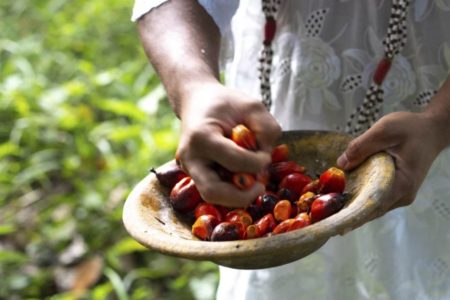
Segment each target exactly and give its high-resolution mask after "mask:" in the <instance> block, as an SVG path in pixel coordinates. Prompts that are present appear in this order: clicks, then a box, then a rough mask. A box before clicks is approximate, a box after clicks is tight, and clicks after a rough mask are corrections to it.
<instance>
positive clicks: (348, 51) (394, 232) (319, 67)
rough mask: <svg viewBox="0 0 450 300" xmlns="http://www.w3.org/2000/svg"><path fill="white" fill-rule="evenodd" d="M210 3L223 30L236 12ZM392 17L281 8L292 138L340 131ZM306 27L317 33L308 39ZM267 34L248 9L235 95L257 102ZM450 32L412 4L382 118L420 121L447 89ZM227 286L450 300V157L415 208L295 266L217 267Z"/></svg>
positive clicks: (317, 4)
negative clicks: (426, 104)
mask: <svg viewBox="0 0 450 300" xmlns="http://www.w3.org/2000/svg"><path fill="white" fill-rule="evenodd" d="M144 2H154V3H156V2H162V1H148V0H147V1H146V0H136V7H140V5H139V3H144ZM202 2H203V4H204V6H205V8H207V7H210V10H208V12H209V13H210V14H212V16H213V18H214V20H216V22H218V23H220V24H221V21H217V20H218V19H221V18H222V17H223V19H224V20H225V19H228V17H229V16H230V14H232V13H233V12H234V10H233V9H232V8H231V7H228V8H226V7H222V8H220V9H219V8H218V7H217V6H215V4H214V3H215V1H214V0H210V1H207V0H205V1H202ZM219 2H220V3H222V4H223V3H224V1H219ZM219 2H218V3H219ZM206 3H208V4H206ZM390 6H391V1H389V0H379V1H373V0H333V1H331V0H322V1H317V0H302V1H298V0H284V1H282V4H281V7H280V12H279V14H278V16H277V24H278V29H277V35H276V37H275V40H274V51H275V57H274V62H273V66H274V67H273V70H272V94H273V97H274V99H273V100H274V103H273V105H272V109H271V112H272V113H273V115H274V116H275V117H276V118H277V120H278V121H279V122H280V123H281V124H282V127H283V129H284V130H293V129H325V130H338V131H341V130H343V129H344V127H345V122H346V120H347V119H348V117H349V115H350V113H351V112H352V111H353V109H354V108H355V107H356V106H357V105H359V104H360V103H361V101H362V98H363V96H364V94H365V90H366V88H367V87H368V85H369V80H370V78H371V77H372V76H373V72H374V69H375V67H376V64H377V62H378V61H379V59H380V58H381V57H382V53H383V52H382V50H383V48H382V44H381V41H382V39H383V38H384V36H385V34H386V28H387V23H388V18H389V12H390ZM136 7H135V11H137V10H139V9H138V8H136ZM146 7H147V6H146ZM147 8H148V7H147ZM144 10H145V9H142V10H140V13H136V16H138V15H142V13H145V12H144ZM147 11H148V10H147ZM221 15H222V17H221ZM307 21H310V22H309V23H308V24H314V30H312V31H310V32H309V33H308V32H307V30H306V26H305V24H306V23H307ZM263 25H264V16H263V13H262V11H261V0H246V1H241V3H240V6H239V8H238V10H237V12H236V14H235V16H234V18H233V23H232V33H233V39H234V47H230V45H233V43H228V42H227V41H225V43H224V45H226V47H225V48H224V49H223V53H222V57H224V58H226V63H225V64H224V66H225V73H226V82H227V85H229V86H232V87H235V88H238V89H240V90H243V91H245V92H247V93H249V94H251V95H253V96H255V97H259V80H258V72H257V67H258V55H259V50H260V49H261V45H262V37H263ZM221 26H222V25H221ZM224 26H225V25H224ZM449 28H450V2H449V1H448V0H411V6H410V11H409V19H408V35H409V36H408V42H407V45H406V47H405V49H404V51H403V52H402V53H401V54H400V55H399V56H397V57H396V58H395V60H394V62H393V66H392V69H391V71H390V73H389V75H388V77H387V78H386V80H385V82H384V84H383V87H384V90H385V103H384V105H383V113H384V114H386V113H389V112H392V111H397V110H410V111H418V110H420V109H422V107H421V106H420V105H418V104H417V103H418V102H417V99H416V97H417V96H418V95H419V94H421V93H423V92H427V91H432V90H436V89H438V88H439V86H440V85H441V84H442V82H443V81H444V80H445V79H446V76H447V75H448V73H449V69H450V30H449ZM418 159H420V158H418ZM220 275H221V279H220V284H219V289H218V293H217V299H218V300H229V299H233V300H244V299H249V300H250V299H258V300H264V299H267V300H272V299H280V300H284V299H333V300H335V299H336V300H340V299H342V300H352V299H395V300H403V299H404V300H410V299H442V300H444V299H450V150H449V149H447V150H445V151H444V152H443V153H441V155H440V156H439V157H438V159H437V160H436V161H435V163H434V165H433V167H432V169H431V170H430V172H429V174H428V177H427V178H426V180H425V183H424V184H423V186H422V188H421V190H420V191H419V193H418V196H417V200H416V201H415V202H414V203H413V204H412V205H411V206H409V207H407V208H401V209H397V210H394V211H392V212H390V213H388V214H387V215H385V216H384V217H383V218H381V219H378V220H375V221H373V222H371V223H369V224H366V225H364V226H363V227H361V228H359V229H357V230H355V231H353V232H350V233H348V234H346V235H345V236H339V237H334V238H332V239H330V240H329V241H328V242H327V243H326V244H325V245H324V246H323V247H322V248H321V249H320V250H318V251H317V252H315V253H313V254H311V255H309V256H308V257H306V258H304V259H301V260H299V261H297V262H294V263H291V264H287V265H284V266H280V267H276V268H270V269H262V270H244V271H243V270H233V269H230V268H225V267H220Z"/></svg>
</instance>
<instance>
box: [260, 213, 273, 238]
mask: <svg viewBox="0 0 450 300" xmlns="http://www.w3.org/2000/svg"><path fill="white" fill-rule="evenodd" d="M255 225H256V226H258V228H259V231H260V232H261V235H265V234H266V233H268V232H271V231H272V230H273V229H274V228H275V226H276V225H277V223H276V221H275V218H274V217H273V215H272V214H271V213H269V214H266V215H264V216H263V217H262V218H261V219H259V220H258V221H256V222H255Z"/></svg>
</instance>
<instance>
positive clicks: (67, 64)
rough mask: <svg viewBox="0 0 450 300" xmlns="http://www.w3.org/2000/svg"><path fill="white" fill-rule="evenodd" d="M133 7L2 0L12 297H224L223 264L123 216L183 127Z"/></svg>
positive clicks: (1, 101)
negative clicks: (193, 255) (158, 245)
mask: <svg viewBox="0 0 450 300" xmlns="http://www.w3.org/2000/svg"><path fill="white" fill-rule="evenodd" d="M131 6H132V1H119V0H110V1H107V2H102V1H87V0H76V1H67V0H42V1H31V2H30V1H27V0H15V1H13V2H11V1H9V2H8V1H6V2H5V1H3V2H1V3H0V19H1V20H2V22H1V24H0V32H1V33H0V278H2V280H1V281H2V283H1V284H0V298H2V299H3V298H10V299H23V298H27V299H33V298H34V299H76V298H80V297H81V298H83V299H85V298H86V299H211V298H213V294H214V289H215V286H216V284H217V280H218V275H217V268H216V266H215V265H214V264H212V263H207V262H191V261H186V260H181V259H175V258H172V257H167V256H163V255H161V254H158V253H155V252H152V251H150V250H147V249H145V248H143V247H142V246H140V245H139V244H137V243H136V242H135V241H134V240H132V239H131V238H130V237H129V236H128V234H127V233H126V232H125V230H124V229H123V226H122V206H123V202H124V200H125V199H126V196H127V195H128V193H129V192H130V190H131V189H132V188H133V186H134V185H135V184H136V183H137V182H138V181H139V180H140V179H141V178H143V177H144V176H145V175H146V173H147V171H148V169H149V168H150V167H151V166H157V165H160V164H161V163H163V162H165V161H167V160H169V159H170V158H172V157H173V155H174V152H175V149H176V146H177V141H178V126H179V124H178V121H177V120H176V118H175V117H174V114H173V113H172V111H171V108H170V106H169V105H168V102H167V101H166V99H165V97H166V96H165V93H164V89H163V88H162V86H161V84H160V82H159V80H158V77H157V76H156V74H155V73H154V71H153V70H152V69H151V67H150V66H149V65H148V62H147V59H146V58H145V55H144V54H143V51H142V49H141V45H140V43H139V41H138V38H137V33H136V30H135V25H134V24H132V23H131V22H130V21H129V19H130V14H131ZM92 262H96V263H97V264H96V265H95V266H98V267H99V271H98V273H96V272H94V269H93V268H91V269H88V271H89V270H90V271H91V273H92V274H90V276H92V278H93V279H92V282H86V283H83V284H84V285H85V287H86V288H87V291H85V292H84V293H81V294H77V293H76V292H75V291H74V289H73V286H74V284H75V283H77V284H78V285H81V284H82V281H81V279H79V278H86V276H84V277H83V276H81V275H82V274H84V273H83V272H86V270H85V269H83V268H87V267H86V266H88V267H89V266H90V263H92ZM80 274H81V275H80ZM77 278H78V279H77ZM80 295H82V296H80Z"/></svg>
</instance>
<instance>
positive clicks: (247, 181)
mask: <svg viewBox="0 0 450 300" xmlns="http://www.w3.org/2000/svg"><path fill="white" fill-rule="evenodd" d="M232 182H233V184H234V185H235V186H236V187H237V188H238V189H240V190H246V189H249V188H251V187H252V186H253V185H254V184H255V177H254V176H253V175H252V174H249V173H235V174H233V178H232Z"/></svg>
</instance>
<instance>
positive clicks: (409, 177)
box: [337, 112, 445, 219]
mask: <svg viewBox="0 0 450 300" xmlns="http://www.w3.org/2000/svg"><path fill="white" fill-rule="evenodd" d="M440 135H441V134H440V129H439V128H438V126H437V125H436V122H434V120H433V118H432V117H430V116H429V115H428V114H426V113H410V112H396V113H391V114H389V115H386V116H385V117H383V118H381V119H380V120H379V121H378V122H376V123H375V124H374V125H373V126H372V127H371V128H370V129H369V130H367V131H366V132H365V133H363V134H362V135H360V136H359V137H357V138H355V139H354V140H352V141H351V142H350V144H349V145H348V147H347V149H346V150H345V152H344V153H343V154H342V155H341V156H340V157H339V158H338V161H337V164H338V166H339V167H341V168H343V169H345V170H351V169H353V168H354V167H356V166H358V165H359V164H361V163H362V162H363V161H364V160H365V159H367V158H368V157H369V156H371V155H373V154H375V153H377V152H381V151H385V152H387V153H389V154H390V155H391V156H392V157H393V159H394V162H395V171H396V172H395V179H394V184H393V187H392V189H391V192H390V194H389V195H388V196H387V197H385V198H384V202H383V203H382V205H381V208H380V209H379V211H377V212H375V214H374V216H372V217H371V218H370V219H373V218H377V217H380V216H382V215H384V214H385V213H386V212H388V211H390V210H393V209H395V208H398V207H401V206H406V205H409V204H411V203H412V202H413V201H414V199H415V196H416V193H417V191H418V189H419V188H420V186H421V184H422V182H423V180H424V178H425V176H426V174H427V172H428V170H429V168H430V167H431V164H432V163H433V161H434V159H435V158H436V156H437V155H438V154H439V152H440V151H441V150H442V149H443V148H444V147H445V145H443V143H442V141H441V140H442V137H441V136H440Z"/></svg>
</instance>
